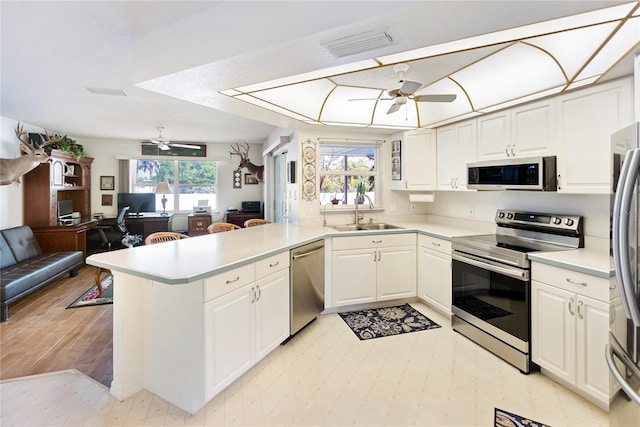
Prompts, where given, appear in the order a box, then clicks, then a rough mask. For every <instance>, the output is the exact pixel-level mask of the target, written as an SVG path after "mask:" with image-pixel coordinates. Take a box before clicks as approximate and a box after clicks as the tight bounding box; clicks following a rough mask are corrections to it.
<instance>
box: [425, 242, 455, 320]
mask: <svg viewBox="0 0 640 427" xmlns="http://www.w3.org/2000/svg"><path fill="white" fill-rule="evenodd" d="M418 297H419V298H420V299H422V300H424V301H425V302H426V303H428V304H429V305H431V306H432V307H434V308H436V309H438V310H439V311H441V312H442V313H444V314H447V315H449V316H450V315H451V242H449V241H447V240H443V239H438V238H435V237H431V236H425V235H420V236H418Z"/></svg>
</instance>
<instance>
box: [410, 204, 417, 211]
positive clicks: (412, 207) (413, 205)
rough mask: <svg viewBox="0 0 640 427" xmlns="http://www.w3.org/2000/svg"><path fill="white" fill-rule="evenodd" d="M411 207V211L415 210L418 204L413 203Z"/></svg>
mask: <svg viewBox="0 0 640 427" xmlns="http://www.w3.org/2000/svg"><path fill="white" fill-rule="evenodd" d="M409 209H411V212H415V211H416V205H415V204H414V203H411V206H410V207H409Z"/></svg>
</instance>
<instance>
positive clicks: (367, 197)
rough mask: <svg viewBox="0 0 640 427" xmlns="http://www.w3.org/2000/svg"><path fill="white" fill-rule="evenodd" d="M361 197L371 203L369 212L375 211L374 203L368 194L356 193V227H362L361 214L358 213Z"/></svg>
mask: <svg viewBox="0 0 640 427" xmlns="http://www.w3.org/2000/svg"><path fill="white" fill-rule="evenodd" d="M360 196H362V197H365V198H366V199H367V200H368V201H369V210H371V209H373V202H372V201H371V198H369V196H367V195H366V194H360V193H356V200H355V205H356V225H360V213H359V212H358V199H359V198H360ZM362 219H364V214H363V215H362Z"/></svg>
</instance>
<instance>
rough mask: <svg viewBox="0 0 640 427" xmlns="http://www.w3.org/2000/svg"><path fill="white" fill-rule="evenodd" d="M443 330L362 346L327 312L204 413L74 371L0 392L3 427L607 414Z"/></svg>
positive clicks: (558, 420)
mask: <svg viewBox="0 0 640 427" xmlns="http://www.w3.org/2000/svg"><path fill="white" fill-rule="evenodd" d="M411 304H412V305H413V306H414V307H415V308H416V309H418V310H419V311H421V312H422V313H424V314H426V315H427V316H428V317H429V318H431V319H432V320H434V321H436V322H437V323H439V324H440V325H442V328H438V329H432V330H428V331H422V332H415V333H410V334H403V335H399V336H396V337H385V338H379V339H374V340H370V341H360V340H359V339H358V338H356V336H355V335H354V334H353V333H352V332H351V330H350V329H349V328H348V327H347V326H346V324H345V323H344V322H343V321H342V319H340V317H339V316H338V315H337V314H328V315H323V316H321V317H320V318H318V320H316V321H315V322H314V323H312V324H311V325H309V327H307V328H306V329H305V330H303V331H302V332H301V333H300V334H298V335H297V336H296V337H295V338H294V339H292V340H291V341H290V342H288V343H287V344H286V345H284V346H280V347H279V348H278V349H277V350H275V351H274V352H273V353H271V354H270V355H269V356H267V357H266V358H265V359H264V360H262V361H261V362H260V363H258V364H257V365H256V366H255V367H254V368H253V369H251V370H250V371H248V372H247V373H246V374H245V375H244V376H242V377H241V378H240V379H238V380H237V381H236V382H235V383H234V384H232V385H231V386H230V387H228V388H227V389H226V390H225V391H224V392H222V393H220V394H219V395H218V396H217V397H216V398H215V399H213V400H212V401H211V402H209V403H208V404H207V405H206V406H205V407H204V408H203V409H201V410H200V411H199V412H198V413H196V414H195V415H190V414H188V413H186V412H184V411H182V410H180V409H179V408H177V407H175V406H173V405H171V404H169V403H167V402H166V401H164V400H162V399H160V398H158V397H157V396H154V395H153V394H152V393H149V392H147V391H142V392H139V393H137V394H136V395H135V396H133V397H131V398H129V399H127V400H125V401H124V402H119V401H117V400H116V399H114V398H113V397H111V396H110V395H109V393H108V390H107V389H106V388H105V387H104V386H103V385H101V384H99V383H97V382H95V381H93V380H92V379H90V378H88V377H86V376H84V375H83V374H81V373H79V372H77V371H64V372H61V373H56V374H44V375H40V376H34V377H27V378H23V379H17V380H7V381H3V382H2V383H1V384H0V395H1V403H2V407H1V415H0V416H1V418H0V425H2V426H11V425H15V426H54V425H56V426H63V425H64V426H75V425H78V426H79V425H87V426H103V425H106V426H112V425H113V426H115V425H117V426H120V425H122V426H143V425H145V426H146V425H150V426H162V425H198V426H344V425H357V426H376V425H379V426H412V425H413V426H474V425H478V426H490V425H492V424H493V416H494V408H495V407H499V408H501V409H504V410H506V411H509V412H514V413H517V414H520V415H522V416H526V417H529V418H531V419H533V420H536V421H540V422H543V423H546V424H550V425H551V426H553V427H560V426H569V425H575V426H608V425H609V419H608V415H607V414H606V413H605V412H603V411H602V410H600V409H599V408H597V407H596V406H594V405H592V404H590V403H589V402H587V401H586V400H584V399H582V398H581V397H579V396H577V395H575V394H574V393H572V392H570V391H568V390H566V389H565V388H563V387H561V386H559V385H557V384H556V383H554V382H553V381H551V380H549V379H547V378H546V377H544V376H543V375H541V374H540V373H532V374H530V375H527V376H525V375H522V374H521V373H520V372H519V371H518V370H517V369H515V368H513V367H511V366H510V365H508V364H507V363H505V362H503V361H502V360H500V359H498V358H497V357H495V356H493V355H492V354H490V353H488V352H487V351H486V350H484V349H482V348H480V347H479V346H477V345H476V344H474V343H473V342H471V341H469V340H468V339H466V338H465V337H463V336H461V335H459V334H457V333H455V332H453V330H452V329H451V327H450V323H449V320H448V319H446V318H444V317H442V316H440V315H439V314H438V313H437V312H434V311H432V310H431V309H429V308H428V307H427V306H425V305H423V304H421V303H411Z"/></svg>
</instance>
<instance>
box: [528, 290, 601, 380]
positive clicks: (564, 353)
mask: <svg viewBox="0 0 640 427" xmlns="http://www.w3.org/2000/svg"><path fill="white" fill-rule="evenodd" d="M576 305H577V301H576V294H574V293H571V292H567V291H564V290H562V289H558V288H554V287H552V286H547V285H545V284H543V283H540V282H536V281H532V284H531V353H532V359H533V361H534V362H535V363H537V364H538V365H540V366H541V367H542V368H545V369H547V370H548V371H549V372H551V373H553V374H555V375H557V376H558V377H560V378H561V379H563V380H565V381H567V382H569V383H572V384H575V379H576V362H575V360H576V354H575V352H576V347H575V341H576V324H575V323H576V320H575V313H576V311H575V310H576ZM603 349H604V347H603ZM603 352H604V350H601V353H603Z"/></svg>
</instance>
